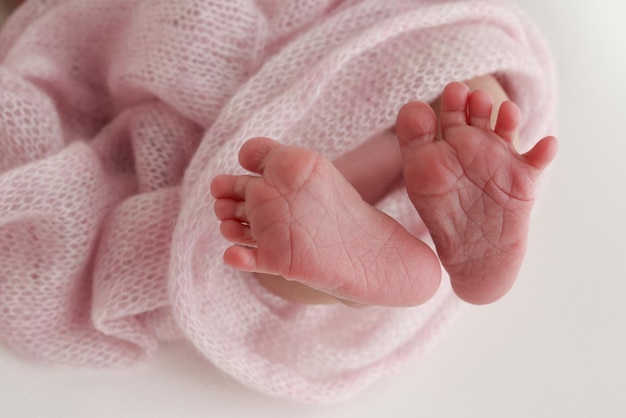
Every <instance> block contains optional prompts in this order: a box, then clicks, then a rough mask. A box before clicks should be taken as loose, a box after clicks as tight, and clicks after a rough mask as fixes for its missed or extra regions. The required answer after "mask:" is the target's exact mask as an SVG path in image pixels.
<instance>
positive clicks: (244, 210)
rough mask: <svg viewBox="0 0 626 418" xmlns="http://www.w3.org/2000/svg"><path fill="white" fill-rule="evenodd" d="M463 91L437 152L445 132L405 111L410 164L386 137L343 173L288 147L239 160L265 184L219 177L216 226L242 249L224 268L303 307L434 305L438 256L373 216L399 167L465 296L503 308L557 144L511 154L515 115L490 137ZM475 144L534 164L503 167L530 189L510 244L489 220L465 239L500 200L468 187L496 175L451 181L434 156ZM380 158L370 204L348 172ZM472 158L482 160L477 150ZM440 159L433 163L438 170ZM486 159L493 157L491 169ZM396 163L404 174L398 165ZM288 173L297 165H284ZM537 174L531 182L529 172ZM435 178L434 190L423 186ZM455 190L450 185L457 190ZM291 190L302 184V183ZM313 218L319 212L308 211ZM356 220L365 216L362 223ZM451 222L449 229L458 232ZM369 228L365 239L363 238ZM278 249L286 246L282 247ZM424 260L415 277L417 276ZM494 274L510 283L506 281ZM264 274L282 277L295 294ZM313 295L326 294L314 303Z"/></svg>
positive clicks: (504, 117) (451, 106)
mask: <svg viewBox="0 0 626 418" xmlns="http://www.w3.org/2000/svg"><path fill="white" fill-rule="evenodd" d="M478 83H479V84H480V83H483V84H487V85H490V84H494V80H491V79H486V80H479V81H478ZM459 86H462V88H463V89H467V92H469V89H468V88H467V87H465V86H464V85H460V84H457V85H452V86H450V87H449V88H448V89H447V91H448V93H446V92H444V95H443V99H442V104H441V107H442V114H441V120H442V124H441V128H442V129H441V131H442V134H443V138H444V139H443V141H439V140H438V141H434V139H435V134H436V132H437V128H438V127H437V123H436V116H435V114H434V113H433V111H432V110H431V109H430V107H428V105H426V104H423V103H412V104H409V105H407V106H405V107H404V108H403V109H402V111H401V112H400V114H399V116H398V124H397V126H396V130H397V133H398V137H399V139H400V149H402V152H400V149H398V148H393V147H390V146H389V144H390V141H388V140H385V138H384V137H383V136H379V137H374V138H373V139H372V140H370V141H368V142H366V143H365V144H364V147H365V151H366V152H364V151H363V150H362V149H360V148H357V149H356V150H355V151H354V152H353V153H352V155H350V154H348V155H347V156H346V157H347V158H344V159H343V161H342V159H339V160H338V161H336V162H335V165H336V167H337V169H338V170H337V169H335V167H333V166H332V164H330V162H329V161H328V160H325V159H323V158H322V157H320V156H319V155H317V154H315V153H313V152H311V151H308V150H302V149H300V148H292V147H284V146H281V145H279V144H277V143H275V142H273V141H271V140H267V139H258V140H255V141H252V142H250V143H248V144H246V146H244V148H243V149H242V151H241V155H240V160H241V163H242V166H243V167H244V168H247V169H248V170H250V171H252V172H253V173H256V174H259V175H261V176H260V177H256V176H220V177H218V178H216V180H215V182H214V184H213V194H214V196H215V197H216V198H217V202H216V207H215V210H216V214H217V216H218V217H219V218H220V219H221V220H223V221H224V222H223V224H222V232H223V234H224V236H225V237H226V238H227V239H229V240H231V241H233V242H235V243H236V244H238V245H235V246H233V247H231V248H229V249H228V250H227V252H226V253H225V260H226V262H227V263H228V264H230V265H232V266H234V267H236V268H239V269H241V270H246V271H254V272H257V273H262V274H261V275H259V279H260V280H261V281H262V283H264V284H265V285H266V286H268V287H269V288H270V290H272V291H274V292H275V293H277V294H279V295H286V296H287V297H288V298H290V299H292V300H296V301H299V302H303V303H309V302H318V303H323V302H328V301H330V300H333V299H332V298H329V297H328V296H326V295H330V296H332V297H334V298H339V299H343V300H349V301H352V302H358V303H368V304H383V305H395V306H398V305H414V304H419V303H421V302H423V301H425V300H427V299H428V298H429V297H430V296H432V294H433V293H434V291H435V290H436V288H437V284H438V281H439V273H438V271H437V269H436V268H435V267H434V265H432V261H433V259H432V254H431V253H430V252H429V251H428V250H427V249H426V248H425V247H424V246H423V244H422V243H421V242H420V241H419V240H417V239H415V238H414V237H412V236H407V233H406V231H404V230H403V229H402V228H401V227H399V225H397V223H395V221H393V220H391V219H390V218H388V217H387V216H386V215H384V214H382V213H380V212H378V211H376V210H375V209H374V208H373V207H371V206H370V205H369V204H368V203H375V201H376V200H377V199H379V198H380V197H382V196H383V195H384V193H385V192H386V190H387V189H388V187H389V185H390V184H392V183H394V182H395V181H396V180H397V177H398V175H397V174H396V172H395V171H394V170H393V169H392V168H393V167H394V166H395V167H402V161H403V160H404V175H405V178H406V180H407V190H408V192H409V195H410V196H411V199H412V201H413V203H414V204H415V206H416V208H417V210H418V211H419V212H420V215H421V216H422V217H423V218H425V219H428V221H427V222H426V223H427V226H428V227H429V228H430V230H431V233H432V235H433V238H434V239H435V242H436V244H437V250H438V252H439V256H440V258H441V260H442V262H443V264H444V266H445V267H446V269H448V271H449V273H450V274H451V277H452V281H453V286H454V288H455V290H456V291H457V293H459V296H461V297H462V298H464V299H466V300H468V301H471V302H474V303H486V302H490V301H493V300H495V299H497V298H498V297H500V296H501V295H502V294H503V293H505V292H506V290H508V288H509V287H510V285H511V284H512V279H514V276H515V275H516V273H517V269H519V264H520V263H521V258H522V257H523V252H524V251H523V250H524V247H525V239H526V238H525V237H526V235H527V229H528V226H527V218H528V217H527V215H528V214H529V212H530V206H532V191H533V187H532V185H533V183H534V178H535V177H536V175H538V174H539V172H540V171H541V170H542V169H543V168H544V166H543V165H542V164H545V165H547V163H548V162H549V160H551V158H552V157H553V155H554V152H555V150H556V148H555V145H556V142H555V141H554V139H553V138H552V139H549V138H547V139H544V140H543V141H541V142H540V144H542V145H539V144H538V145H537V147H535V148H534V149H533V151H531V152H529V153H527V154H526V155H525V156H519V155H518V154H516V153H515V152H514V149H513V147H512V146H511V142H512V141H513V138H514V137H515V131H516V129H517V125H518V124H519V117H518V113H517V112H518V111H517V108H516V107H515V106H514V105H512V104H511V103H508V104H505V105H504V106H502V108H501V111H500V117H499V122H498V124H497V125H496V128H495V131H493V130H491V128H490V122H489V119H490V118H491V115H492V114H493V112H492V109H491V106H492V105H491V102H490V95H488V94H486V93H485V92H478V93H476V95H471V96H470V95H469V94H467V95H466V96H465V99H464V100H465V101H464V102H463V104H461V101H462V100H459V97H460V96H462V95H461V94H460V93H459V94H456V95H455V94H453V93H455V92H456V93H458V92H459V91H460V90H459V89H460V88H461V87H459ZM496 87H499V85H497V86H496ZM496 90H497V88H496ZM496 93H498V92H496ZM457 96H458V97H457ZM471 97H473V99H472V98H471ZM502 100H503V98H502V96H501V95H496V102H500V101H502ZM468 103H469V106H468ZM472 103H473V105H472ZM461 106H463V110H462V111H463V114H464V115H465V117H466V116H468V115H469V118H467V120H469V124H468V123H467V122H466V123H465V124H464V125H461V124H460V122H459V123H456V122H458V121H456V120H454V119H451V117H452V116H454V115H457V116H458V114H459V112H461V110H460V109H461ZM457 119H458V118H457ZM464 120H465V119H464ZM453 122H454V123H453ZM468 136H469V137H471V138H470V139H471V140H470V141H464V140H463V139H460V138H461V137H463V138H465V139H467V138H468ZM487 141H491V142H493V143H496V144H497V143H500V145H501V143H506V144H508V145H507V147H508V148H506V150H507V153H504V154H503V153H502V150H501V149H499V148H495V147H491V146H485V145H484V144H487V145H489V144H491V142H487ZM498 141H499V142H498ZM467 142H469V143H470V144H473V143H477V144H478V148H479V149H480V150H481V152H482V151H483V149H484V150H486V152H487V153H494V157H504V158H508V159H511V158H517V159H522V160H524V159H528V161H529V162H527V161H523V162H524V163H527V164H526V165H520V167H521V168H520V167H518V166H514V165H510V164H508V163H507V164H503V165H502V166H503V167H508V169H510V170H512V171H510V170H509V171H507V168H505V169H504V172H505V173H506V174H508V175H510V176H512V177H515V176H516V174H515V173H517V172H518V171H520V170H522V171H524V170H526V171H528V173H530V174H529V177H528V179H530V180H529V181H526V180H524V181H526V183H525V184H528V185H529V186H528V187H523V188H522V189H523V190H522V193H521V195H520V196H516V197H520V198H521V200H523V201H526V202H527V203H528V202H530V203H529V205H527V206H524V205H521V206H520V207H521V209H520V208H518V207H515V208H513V209H511V210H508V209H507V208H501V211H500V212H499V213H500V214H506V215H510V216H504V215H503V216H502V219H505V218H506V219H508V220H509V221H508V224H507V223H505V225H504V226H502V227H501V229H502V230H503V231H505V233H504V234H502V233H501V234H500V235H501V236H502V237H503V239H502V240H501V241H498V240H494V238H493V236H494V234H496V232H494V231H496V230H497V227H498V221H494V222H492V225H489V222H491V219H492V218H490V217H488V216H485V219H487V220H488V222H487V223H485V222H483V223H479V222H477V221H476V219H480V216H474V218H473V220H472V221H471V222H470V225H474V226H475V228H474V229H473V230H472V229H470V230H467V225H468V218H467V217H468V215H470V213H468V211H467V210H466V209H467V206H468V205H470V206H471V205H472V204H473V205H475V204H476V202H478V201H481V199H482V200H486V201H487V202H490V201H491V200H493V199H492V196H490V195H489V193H486V192H485V190H484V189H485V188H489V187H492V186H493V184H492V183H493V182H492V183H489V182H488V181H485V182H483V183H481V182H480V181H479V182H478V183H477V184H478V185H480V184H482V186H478V188H476V190H475V193H466V190H467V187H466V184H465V183H467V184H472V185H473V184H474V182H475V181H476V180H475V179H476V178H480V179H482V178H484V177H485V176H487V174H485V173H490V172H491V171H493V167H492V166H493V164H492V166H489V165H487V166H485V167H483V166H482V165H481V164H474V165H473V166H472V164H470V166H471V167H466V165H467V161H466V160H463V159H457V161H456V163H455V164H457V165H456V166H454V167H456V169H457V171H459V172H460V173H462V174H461V175H460V176H456V177H454V176H452V177H451V176H449V175H447V174H449V173H447V171H446V170H442V169H441V168H442V166H443V167H446V168H448V167H447V165H449V164H450V161H449V156H448V155H447V154H446V153H445V152H443V151H441V152H440V151H435V150H441V149H443V147H442V146H441V145H440V143H444V144H446V146H447V147H448V148H451V149H452V150H456V149H457V148H459V147H462V146H464V145H463V144H464V143H467ZM396 144H397V143H396ZM368 147H369V148H370V149H369V150H368V149H367V148H368ZM376 147H383V148H381V149H387V153H388V155H387V158H386V159H385V160H384V161H385V162H387V163H389V164H388V167H385V164H383V170H382V172H381V174H382V175H383V179H382V180H380V179H381V177H380V176H376V177H374V178H376V179H377V180H379V183H377V185H376V186H375V187H373V188H372V187H371V182H370V183H369V184H370V187H369V188H368V189H367V190H368V191H369V193H361V194H363V197H364V199H363V200H362V199H361V196H359V193H358V192H360V190H358V189H357V190H355V189H354V188H353V187H352V186H351V185H350V183H352V184H354V185H355V186H356V187H359V185H366V184H368V183H367V181H364V180H363V179H362V178H359V172H358V170H356V171H355V170H352V167H356V166H360V167H362V165H352V166H351V165H350V161H354V160H355V159H356V160H358V159H359V158H360V156H359V153H360V152H364V154H363V155H368V154H371V151H372V148H374V149H375V148H376ZM396 147H397V145H396ZM455 147H456V148H455ZM470 148H471V149H470V151H472V150H473V151H472V152H474V154H476V152H475V151H476V149H473V148H472V147H470ZM500 148H502V147H500ZM394 150H395V151H394ZM494 150H496V151H494ZM449 151H450V150H448V151H447V152H448V153H449ZM437 153H439V154H437ZM435 154H436V155H435ZM272 155H273V157H272ZM375 155H376V154H375ZM433 155H435V156H436V157H437V158H436V159H435V160H433V159H432V156H433ZM489 155H491V154H488V155H485V157H486V159H489V160H490V159H491V158H490V157H489ZM285 157H287V158H285ZM348 157H349V158H348ZM468 158H470V157H468ZM397 159H399V161H400V164H397V165H395V162H396V160H397ZM470 159H471V158H470ZM286 161H287V162H289V163H288V164H286V163H285V162H286ZM292 162H293V164H292ZM342 164H343V165H342ZM464 164H465V165H464ZM496 165H497V164H496ZM530 166H532V167H533V169H532V170H529V169H528V167H530ZM490 167H491V168H490ZM342 168H343V169H342ZM433 169H434V171H433ZM351 170H352V171H351ZM481 170H482V171H481ZM490 170H491V171H490ZM448 171H449V170H448ZM424 172H426V173H424ZM451 172H452V171H451ZM344 173H345V174H344ZM433 173H435V174H433ZM437 173H438V174H437ZM446 173H447V174H446ZM385 175H386V176H387V178H386V179H385V178H384V176H385ZM361 177H362V176H361ZM504 177H506V176H504ZM285 178H287V179H289V181H285V180H284V179H285ZM427 178H428V179H429V180H428V181H423V179H427ZM448 178H454V179H455V180H454V183H453V184H450V181H449V179H448ZM294 179H300V180H297V181H295V183H294V181H293V180H294ZM346 179H348V180H349V181H346ZM463 182H465V183H463ZM287 183H289V184H287ZM499 186H501V185H499ZM268 187H269V189H268ZM361 187H363V186H361ZM429 187H430V188H434V190H436V192H433V191H432V189H429ZM481 187H482V189H481ZM504 189H505V190H506V187H504ZM268 190H270V192H268ZM355 191H358V192H357V193H355ZM510 191H511V190H509V192H510ZM505 194H506V193H505ZM508 196H509V197H510V193H509V195H508ZM278 197H280V198H279V199H277V198H278ZM365 199H366V200H365ZM277 201H280V202H281V205H282V209H281V210H279V211H277V210H276V207H272V205H273V206H276V202H277ZM268 202H269V203H268ZM472 202H473V203H472ZM498 202H500V203H502V204H501V205H500V206H503V205H505V203H506V202H505V201H504V200H502V199H501V200H499V201H498ZM314 205H316V206H314ZM263 206H266V207H271V209H270V210H269V211H268V212H269V213H265V214H263V211H261V210H259V209H258V208H259V207H263ZM478 206H480V205H478ZM483 206H485V207H487V206H488V205H487V204H485V205H483ZM505 206H506V205H505ZM312 207H316V209H315V210H313V211H312V210H311V208H312ZM473 207H476V206H473ZM495 207H497V204H496V205H495V206H493V205H492V207H490V208H491V209H490V210H492V209H493V208H495ZM469 212H471V211H469ZM276 213H280V214H281V218H280V219H276V217H275V216H274V217H273V218H272V217H271V216H270V214H271V215H275V214H276ZM342 213H344V214H345V213H349V214H350V216H344V217H343V218H342V216H341V214H342ZM357 213H358V214H359V216H358V217H357V222H354V219H355V214H357ZM490 213H492V212H490ZM320 214H325V215H323V216H322V218H323V219H325V220H326V221H325V223H324V224H320V216H319V215H320ZM441 214H445V216H443V215H441ZM440 215H441V216H440ZM518 215H519V216H520V217H521V219H522V221H521V222H517V223H514V224H513V226H511V222H510V219H516V216H518ZM329 220H330V221H329ZM449 220H453V222H452V224H450V222H448V221H449ZM333 222H334V223H333ZM276 225H282V231H281V232H278V233H277V232H276V231H277V230H279V229H281V228H276ZM285 225H286V227H285ZM364 225H367V228H365V229H364ZM269 231H272V232H269ZM285 231H287V232H285ZM320 231H321V233H320ZM324 231H326V232H324ZM337 231H340V234H337ZM468 231H469V232H468ZM485 231H486V232H488V233H485ZM490 231H491V232H490ZM480 234H482V235H480ZM480 236H482V238H480ZM281 237H282V238H281ZM285 237H287V238H286V241H285ZM281 239H283V242H282V244H280V245H277V244H276V243H277V242H280V240H281ZM277 240H278V241H277ZM486 243H488V244H489V245H487V244H486ZM294 244H295V245H294ZM320 244H321V246H320ZM364 244H365V245H364ZM242 245H243V246H242ZM244 246H248V247H244ZM320 248H321V249H322V251H320ZM311 250H314V251H311ZM496 250H498V251H500V253H499V254H506V257H503V258H502V257H500V259H498V256H496V255H494V252H497V251H496ZM312 254H313V256H311V255H312ZM286 255H288V256H286ZM373 255H375V256H374V257H373ZM372 257H373V258H372ZM294 260H295V262H294ZM416 260H418V261H419V263H418V264H419V265H416V264H415V263H416ZM477 260H478V261H477ZM481 260H482V261H484V260H491V262H490V263H486V264H484V265H483V266H482V270H481V267H480V261H481ZM503 260H504V261H503ZM437 266H438V264H437ZM496 267H498V268H501V270H503V271H505V272H506V274H505V275H502V271H497V268H496ZM415 269H417V270H415ZM265 273H270V274H281V275H283V276H284V277H287V278H289V279H288V280H297V282H289V281H285V280H283V279H280V278H277V277H275V276H268V275H265ZM298 282H299V283H298ZM301 283H304V284H305V285H307V286H303V285H302V284H301ZM309 286H310V288H314V289H317V290H318V291H319V292H315V291H309ZM320 292H321V293H320ZM294 296H295V297H294Z"/></svg>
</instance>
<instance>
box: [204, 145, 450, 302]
mask: <svg viewBox="0 0 626 418" xmlns="http://www.w3.org/2000/svg"><path fill="white" fill-rule="evenodd" d="M239 161H240V164H241V165H242V167H243V168H245V169H247V170H248V171H250V172H252V173H254V175H248V176H246V175H244V176H232V175H221V176H218V177H216V178H215V179H214V180H213V183H212V185H211V192H212V194H213V196H214V197H215V198H216V203H215V213H216V215H217V217H218V218H219V219H220V220H221V221H222V224H221V231H222V235H223V236H224V237H225V238H226V239H227V240H229V241H231V242H233V243H235V245H234V246H232V247H230V248H228V249H227V250H226V252H225V253H224V260H225V261H226V263H227V264H229V265H231V266H233V267H235V268H237V269H239V270H243V271H250V272H257V273H265V274H274V275H280V276H283V277H284V278H286V279H287V280H292V281H297V282H300V283H303V284H306V285H308V286H310V287H312V288H314V289H317V290H320V291H322V292H325V293H328V294H330V295H332V296H335V297H337V298H340V299H344V300H349V301H352V302H358V303H366V304H377V305H390V306H409V305H416V304H420V303H423V302H425V301H426V300H428V299H430V298H431V297H432V296H433V294H434V293H435V292H436V290H437V288H438V285H439V280H440V276H441V271H440V264H439V261H438V259H437V257H436V255H435V254H434V253H433V252H432V251H431V250H430V248H429V247H428V246H427V245H426V244H424V243H423V242H421V241H420V240H418V239H416V238H415V237H413V236H412V235H411V234H409V233H408V232H407V231H406V230H405V229H404V228H402V226H400V225H399V224H398V223H397V222H396V221H395V220H393V219H392V218H391V217H389V216H387V215H386V214H384V213H383V212H380V211H379V210H377V209H376V208H374V207H373V206H371V205H369V204H367V203H366V202H364V201H363V200H362V198H361V196H360V195H359V193H358V192H357V191H356V190H355V189H354V188H353V187H352V186H351V185H350V183H349V182H348V181H347V180H346V179H345V178H344V177H343V176H342V175H341V173H340V172H339V171H338V170H337V169H336V168H335V166H334V165H333V163H332V162H331V161H329V160H327V159H325V158H323V157H322V156H320V155H319V154H317V153H315V152H313V151H310V150H307V149H303V148H297V147H290V146H285V145H281V144H279V143H277V142H275V141H273V140H271V139H267V138H256V139H253V140H250V141H248V142H247V143H246V144H244V146H243V147H242V149H241V151H240V155H239Z"/></svg>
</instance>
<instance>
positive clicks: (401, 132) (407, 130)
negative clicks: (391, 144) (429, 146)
mask: <svg viewBox="0 0 626 418" xmlns="http://www.w3.org/2000/svg"><path fill="white" fill-rule="evenodd" d="M396 135H397V136H398V140H399V141H400V147H401V148H402V151H403V153H404V152H405V150H406V149H407V148H409V149H410V148H411V147H414V146H419V145H422V144H425V143H428V142H432V141H434V140H435V138H436V137H437V116H436V115H435V112H434V111H433V109H432V108H431V107H430V106H429V105H427V104H426V103H423V102H410V103H407V104H405V105H404V106H402V108H401V109H400V112H398V117H397V119H396ZM407 152H408V150H407Z"/></svg>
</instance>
